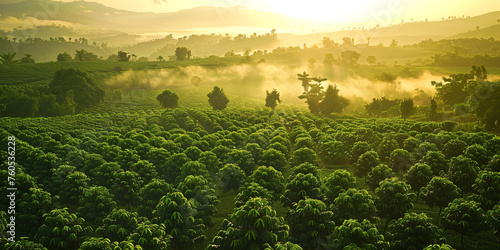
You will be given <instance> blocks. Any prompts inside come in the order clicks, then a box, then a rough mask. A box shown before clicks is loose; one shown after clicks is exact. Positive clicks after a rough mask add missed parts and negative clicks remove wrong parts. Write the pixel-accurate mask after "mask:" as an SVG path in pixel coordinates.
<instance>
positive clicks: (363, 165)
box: [354, 151, 380, 176]
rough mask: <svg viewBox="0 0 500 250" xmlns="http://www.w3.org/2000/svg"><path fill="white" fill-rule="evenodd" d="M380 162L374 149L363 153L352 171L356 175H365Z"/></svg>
mask: <svg viewBox="0 0 500 250" xmlns="http://www.w3.org/2000/svg"><path fill="white" fill-rule="evenodd" d="M379 164H380V159H379V158H378V154H377V152H375V151H368V152H366V153H363V154H362V155H361V156H359V158H358V162H356V164H354V172H355V173H356V175H357V176H365V175H366V174H367V173H368V172H370V171H372V169H373V168H374V167H376V166H378V165H379Z"/></svg>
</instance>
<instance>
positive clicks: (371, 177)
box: [366, 164, 396, 190]
mask: <svg viewBox="0 0 500 250" xmlns="http://www.w3.org/2000/svg"><path fill="white" fill-rule="evenodd" d="M395 176H396V174H395V173H394V172H393V171H392V169H391V168H389V166H387V165H385V164H379V165H377V166H376V167H374V168H373V169H372V171H370V172H369V173H368V175H367V176H366V184H367V185H368V186H369V187H370V188H371V189H372V190H375V189H376V188H378V186H379V183H380V182H381V181H383V180H385V179H387V178H392V177H395Z"/></svg>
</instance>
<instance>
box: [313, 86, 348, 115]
mask: <svg viewBox="0 0 500 250" xmlns="http://www.w3.org/2000/svg"><path fill="white" fill-rule="evenodd" d="M339 92H340V90H339V89H338V88H337V85H335V87H334V86H332V85H328V88H326V92H325V97H324V98H323V100H322V101H321V102H320V103H319V106H320V109H321V113H323V114H324V115H329V114H331V113H342V110H344V109H345V108H346V107H347V106H348V105H349V100H347V99H346V98H345V97H343V96H341V95H339Z"/></svg>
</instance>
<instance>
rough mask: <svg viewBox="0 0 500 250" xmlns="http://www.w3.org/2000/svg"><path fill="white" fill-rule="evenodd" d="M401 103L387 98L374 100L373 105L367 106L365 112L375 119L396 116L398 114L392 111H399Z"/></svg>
mask: <svg viewBox="0 0 500 250" xmlns="http://www.w3.org/2000/svg"><path fill="white" fill-rule="evenodd" d="M399 103H400V101H399V100H389V99H387V98H386V97H385V96H384V97H382V98H380V99H376V98H373V100H372V102H371V103H368V104H366V105H365V112H366V113H367V114H368V115H369V116H373V117H389V116H395V115H396V114H394V112H391V111H392V110H394V109H395V107H397V108H398V109H397V110H398V111H399V107H398V106H399Z"/></svg>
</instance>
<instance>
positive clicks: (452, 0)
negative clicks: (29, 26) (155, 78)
mask: <svg viewBox="0 0 500 250" xmlns="http://www.w3.org/2000/svg"><path fill="white" fill-rule="evenodd" d="M13 1H20V0H2V2H13ZM59 1H64V2H71V1H74V0H59ZM86 1H95V2H98V3H101V4H104V5H106V6H109V7H113V8H117V9H124V10H131V11H144V12H146V11H152V12H169V11H178V10H182V9H189V8H194V7H200V6H216V7H236V6H242V7H247V8H249V9H255V10H260V11H272V12H279V13H283V14H288V15H291V16H295V17H300V18H307V19H311V20H319V21H328V22H336V23H352V22H369V21H373V20H375V19H377V18H390V19H391V22H392V23H397V22H398V21H399V20H400V19H405V20H410V19H412V18H413V19H415V20H424V19H426V18H428V19H429V20H441V18H443V17H444V18H447V17H448V16H462V15H465V16H475V15H480V14H484V13H488V12H492V11H500V1H498V0H307V1H304V0H301V1H296V0H86ZM499 18H500V16H499Z"/></svg>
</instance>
